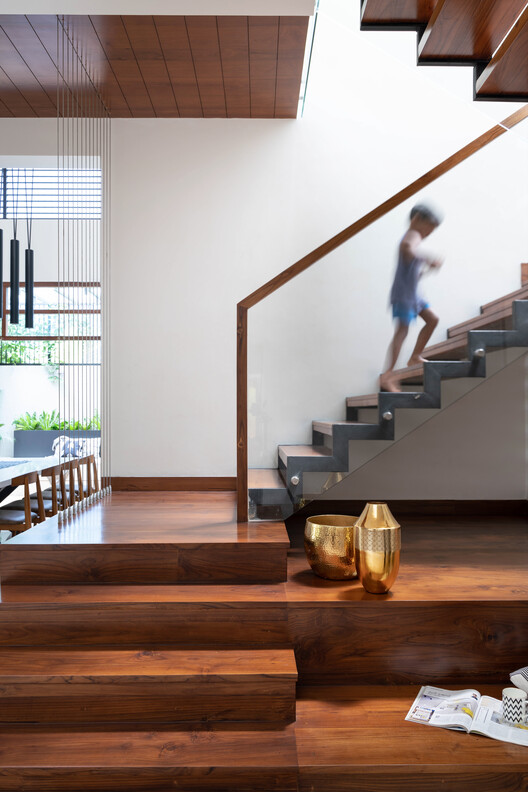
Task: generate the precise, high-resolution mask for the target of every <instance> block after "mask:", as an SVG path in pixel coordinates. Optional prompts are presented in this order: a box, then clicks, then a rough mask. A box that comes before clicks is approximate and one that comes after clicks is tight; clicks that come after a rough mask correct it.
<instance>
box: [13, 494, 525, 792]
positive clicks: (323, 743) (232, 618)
mask: <svg viewBox="0 0 528 792" xmlns="http://www.w3.org/2000/svg"><path fill="white" fill-rule="evenodd" d="M126 503H128V504H129V510H130V515H131V516H129V522H130V531H131V536H133V535H134V533H135V530H134V529H137V527H138V526H139V525H143V526H148V530H149V532H150V533H149V535H148V536H147V537H145V540H144V542H143V549H144V550H145V551H147V552H146V553H145V575H144V577H145V578H147V577H150V579H151V580H152V575H153V570H154V572H155V567H154V566H153V563H154V562H153V557H154V552H155V548H156V546H161V550H160V551H159V552H158V558H159V565H160V567H159V568H160V574H161V576H162V578H163V579H164V578H165V577H166V574H167V572H166V570H167V565H166V562H165V559H164V555H166V554H167V553H168V549H167V548H168V545H169V544H170V541H169V534H170V532H171V531H173V532H174V539H175V544H176V545H178V546H181V545H182V539H183V537H184V535H188V534H189V533H190V532H191V531H194V532H195V537H194V539H195V541H194V543H193V548H191V547H190V546H188V547H187V554H186V555H184V556H183V557H182V564H183V565H184V566H185V567H186V568H187V571H186V573H185V575H182V574H181V571H180V570H178V568H175V569H174V572H173V577H174V581H176V582H173V583H167V582H163V583H155V582H150V583H145V582H143V583H136V584H131V583H129V582H122V583H101V582H97V581H95V580H92V581H87V579H86V577H85V575H84V573H83V567H82V565H78V567H77V569H78V580H77V581H76V580H75V579H74V575H73V571H72V570H73V568H72V567H71V566H68V565H64V566H63V567H61V566H60V565H54V566H53V580H52V581H51V580H48V581H47V582H46V581H45V576H44V571H43V568H40V569H39V568H35V566H34V558H33V559H32V558H31V556H32V555H33V556H34V554H36V552H37V551H38V550H39V549H40V551H41V552H42V553H43V554H44V555H45V556H46V554H47V553H48V548H47V545H49V547H55V548H57V547H60V546H61V545H62V546H65V547H70V548H71V547H73V546H74V545H75V544H76V543H78V545H79V548H78V549H79V557H81V556H84V557H85V558H86V559H89V557H90V556H89V549H88V540H89V538H90V535H91V538H92V541H93V540H94V538H95V535H94V534H95V527H96V523H97V520H99V523H100V528H101V531H100V534H99V535H98V539H99V544H101V545H102V546H104V548H105V552H106V556H107V565H108V566H107V568H110V566H111V562H112V560H115V562H116V564H115V569H120V565H122V559H123V553H122V552H121V551H120V547H119V542H118V541H117V539H118V527H117V525H116V523H118V522H119V523H120V522H121V519H122V516H121V517H120V516H119V515H122V514H123V512H124V506H125V504H126ZM233 506H234V496H233V495H232V494H231V493H222V495H221V496H220V495H218V494H214V493H193V494H188V495H185V496H184V495H183V494H181V493H148V497H147V494H140V493H130V494H128V493H127V494H125V493H114V494H113V495H112V496H110V497H109V498H107V499H106V500H105V501H104V502H103V503H100V504H98V505H97V506H96V507H94V508H93V510H87V511H85V512H83V513H80V514H78V515H77V516H75V517H73V518H72V519H71V520H70V521H69V522H68V523H67V524H66V525H64V526H62V528H61V529H60V530H59V529H57V532H56V533H53V526H50V532H49V534H48V535H47V536H44V535H42V534H39V533H37V529H36V528H35V529H30V530H29V531H27V532H26V535H25V539H26V541H25V543H21V542H20V541H19V539H20V538H21V537H22V536H24V535H21V537H19V538H18V539H17V540H16V541H15V542H14V543H13V544H12V547H11V555H9V553H8V552H7V553H6V551H8V550H9V546H10V543H6V544H5V545H2V546H1V547H0V573H1V574H2V578H4V565H5V569H6V572H8V573H9V576H10V579H11V582H10V583H5V580H4V579H3V581H2V588H1V600H0V790H3V792H15V791H17V792H59V791H60V790H64V792H118V790H119V792H140V791H141V792H168V790H179V791H180V792H367V790H368V791H369V792H382V791H383V792H385V791H386V790H392V791H393V792H408V791H409V792H436V790H439V789H442V790H445V791H446V792H460V790H461V789H469V790H475V791H476V790H486V792H504V790H511V791H512V792H514V791H517V790H518V791H519V792H522V790H525V789H526V783H527V781H528V756H527V753H526V748H523V747H521V746H515V745H508V744H503V743H499V742H496V741H493V740H489V739H486V738H483V737H474V736H468V735H466V734H460V733H455V732H447V731H444V730H442V729H433V728H429V727H427V726H422V725H418V724H414V723H409V722H406V721H405V715H406V713H407V711H408V709H409V708H410V706H411V704H412V701H413V699H414V698H415V696H416V694H417V692H418V689H419V686H420V685H422V684H434V685H439V686H444V687H448V688H452V689H456V688H463V687H476V688H477V689H478V690H480V691H481V692H482V693H489V694H490V695H493V696H495V697H498V696H500V690H501V688H502V687H504V686H505V684H507V682H508V673H509V671H511V670H512V669H514V668H518V667H520V666H521V665H523V664H525V663H526V647H527V646H528V588H527V585H526V568H527V565H528V534H527V531H526V518H525V517H524V518H523V517H520V516H512V515H504V514H501V512H500V510H503V509H504V504H503V503H499V504H498V507H499V512H498V513H497V514H495V515H493V516H488V517H486V516H484V515H481V516H480V518H479V519H478V521H475V520H471V519H470V520H464V519H461V518H460V517H456V516H455V517H453V516H451V517H450V518H449V519H448V520H442V519H440V518H431V517H429V519H428V520H427V521H425V522H424V520H423V519H422V518H420V519H414V520H413V519H412V518H410V517H409V516H406V515H404V514H402V513H400V512H399V511H398V513H397V514H396V516H397V517H398V519H399V520H400V521H401V523H402V525H403V552H402V564H401V570H400V574H399V577H398V579H397V581H396V583H395V585H394V587H393V589H392V590H391V592H389V594H387V595H374V594H367V593H366V592H365V591H364V590H363V588H362V586H361V584H360V583H359V581H357V580H353V581H350V580H348V581H328V580H323V579H321V578H317V577H316V576H315V575H313V573H312V572H311V570H310V569H309V567H308V564H307V561H306V557H305V555H304V552H303V550H302V549H301V548H299V549H297V548H291V549H290V550H289V552H288V575H287V578H286V576H284V577H283V578H282V579H281V581H280V582H277V581H268V582H265V581H263V580H262V579H261V580H260V581H259V582H251V581H250V579H249V578H248V576H247V575H244V576H242V579H239V578H237V577H234V578H233V577H231V578H228V577H226V576H225V575H224V577H223V579H222V580H221V581H219V580H216V581H213V582H212V581H211V566H210V565H209V566H206V567H204V571H203V573H201V572H200V571H199V570H200V566H199V564H198V563H196V564H193V565H192V566H188V562H189V557H190V556H192V555H193V554H194V553H196V557H197V560H198V559H200V558H201V559H203V558H204V552H205V550H204V548H205V549H207V550H208V553H207V555H208V557H209V559H210V561H211V564H213V563H214V559H215V545H218V542H219V538H220V536H223V537H224V539H223V541H224V542H225V543H226V548H225V552H224V553H223V554H221V555H219V556H218V557H219V563H220V564H222V565H223V564H224V563H225V561H226V556H227V554H228V550H229V548H228V547H227V545H234V544H235V542H234V540H233V537H232V536H230V535H229V534H230V529H231V528H234V530H235V531H236V532H237V534H238V543H239V544H240V545H246V544H247V543H248V542H247V540H248V538H251V532H252V531H255V530H258V529H261V530H263V531H271V532H273V531H274V532H275V537H274V542H273V543H272V548H271V549H270V550H267V549H266V546H265V544H264V543H258V542H255V543H253V544H252V547H251V551H252V553H253V554H254V556H255V559H257V558H258V557H262V556H266V555H267V554H268V553H272V551H273V545H278V544H281V546H282V551H283V553H284V555H286V551H287V542H286V541H284V537H285V531H284V526H283V525H282V524H281V523H274V524H273V523H270V524H265V523H264V524H263V523H257V524H256V526H253V525H250V524H248V525H244V524H238V525H237V523H235V522H233ZM32 531H34V532H35V533H34V534H33V536H32V535H31V532H32ZM62 531H65V533H64V534H63V533H62ZM120 531H121V532H122V534H123V535H122V539H121V541H123V540H124V539H125V537H126V525H121V528H120ZM178 531H179V532H180V536H179V537H178ZM161 536H163V537H164V542H163V543H162V544H161V545H159V540H160V538H161ZM213 537H214V541H212V538H213ZM136 538H137V532H136ZM257 538H258V537H257ZM281 538H282V541H281ZM128 541H130V537H128ZM14 548H17V550H16V552H17V554H18V562H17V565H16V569H18V572H19V573H20V574H19V581H22V580H23V581H24V582H23V583H22V582H15V581H16V576H15V566H14V563H13V555H12V554H13V550H14ZM26 552H27V553H28V566H27V568H26V569H24V564H25V554H26ZM57 552H60V551H57ZM49 553H51V551H49ZM49 553H48V555H47V560H48V562H49V561H50V560H51V558H52V556H51V555H50V554H49ZM170 557H171V559H172V561H173V562H174V563H175V565H176V567H177V566H178V562H177V559H176V555H175V554H174V553H173V554H171V556H170ZM233 560H236V552H235V548H233ZM97 561H98V559H97V557H94V559H93V561H92V567H91V568H92V571H94V570H95V569H96V564H97ZM134 567H135V569H136V570H137V571H138V572H139V573H140V572H141V559H140V557H139V556H136V557H135V558H134ZM227 568H230V569H234V568H235V564H234V563H229V564H228V566H226V569H227ZM255 568H256V569H257V570H259V567H255ZM61 569H62V570H63V571H62V574H61ZM191 569H192V570H193V573H192V576H191V574H190V570H191ZM262 569H263V567H260V571H259V574H260V575H261V573H262ZM30 573H33V574H34V579H33V581H32V580H31V574H30ZM182 578H183V580H182ZM178 581H182V582H178ZM297 681H298V684H297V685H296V683H297Z"/></svg>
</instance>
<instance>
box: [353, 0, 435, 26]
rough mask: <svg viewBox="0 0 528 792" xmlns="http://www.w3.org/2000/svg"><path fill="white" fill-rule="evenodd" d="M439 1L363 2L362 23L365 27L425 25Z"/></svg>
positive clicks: (385, 0) (371, 0)
mask: <svg viewBox="0 0 528 792" xmlns="http://www.w3.org/2000/svg"><path fill="white" fill-rule="evenodd" d="M436 2H437V0H401V1H400V2H398V3H395V2H394V1H393V0H363V2H362V5H361V21H362V24H364V25H383V26H388V27H390V26H391V25H394V26H398V25H423V24H425V23H427V21H428V19H429V17H430V15H431V13H432V11H433V8H434V6H435V3H436Z"/></svg>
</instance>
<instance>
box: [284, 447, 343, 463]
mask: <svg viewBox="0 0 528 792" xmlns="http://www.w3.org/2000/svg"><path fill="white" fill-rule="evenodd" d="M279 454H280V456H281V458H282V459H283V460H284V461H285V460H286V459H288V457H300V456H302V457H329V456H332V452H331V450H330V449H328V448H325V447H324V446H313V445H288V446H285V445H281V446H279Z"/></svg>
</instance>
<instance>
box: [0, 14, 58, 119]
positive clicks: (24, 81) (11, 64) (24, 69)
mask: <svg viewBox="0 0 528 792" xmlns="http://www.w3.org/2000/svg"><path fill="white" fill-rule="evenodd" d="M0 63H1V64H2V69H3V71H4V73H5V74H6V75H7V77H8V78H9V79H10V80H11V82H12V83H13V85H15V86H16V88H18V90H19V91H20V93H21V94H22V96H23V97H24V99H25V100H26V101H27V103H28V104H29V105H31V107H32V108H33V110H34V112H35V115H37V116H42V117H49V116H52V117H53V116H55V115H56V113H57V111H56V108H55V105H54V104H53V102H52V101H51V100H50V98H49V96H48V95H47V93H46V92H45V90H44V89H43V87H42V86H41V84H40V83H39V81H38V80H37V78H36V77H35V75H34V74H33V72H32V71H31V69H30V68H29V66H28V65H27V63H26V62H25V61H24V59H23V58H22V56H21V55H20V53H19V52H18V50H17V49H16V47H14V46H13V44H12V42H11V41H10V39H9V38H8V37H7V35H6V34H5V32H4V30H3V29H2V28H0Z"/></svg>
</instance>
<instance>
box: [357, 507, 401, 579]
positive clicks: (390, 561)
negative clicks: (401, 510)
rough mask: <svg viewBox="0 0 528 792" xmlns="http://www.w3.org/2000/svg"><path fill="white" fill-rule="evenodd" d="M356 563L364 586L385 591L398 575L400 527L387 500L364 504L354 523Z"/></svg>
mask: <svg viewBox="0 0 528 792" xmlns="http://www.w3.org/2000/svg"><path fill="white" fill-rule="evenodd" d="M354 544H355V549H356V566H357V571H358V575H359V579H360V580H361V583H362V584H363V588H364V589H365V590H366V591H368V592H370V593H371V594H385V593H386V592H387V591H389V589H390V587H391V586H392V584H393V583H394V581H395V580H396V578H397V576H398V569H399V567H400V549H401V528H400V525H399V523H397V522H396V520H395V519H394V517H393V516H392V514H391V512H390V509H389V507H388V506H387V504H386V503H367V505H366V506H365V508H364V509H363V511H362V513H361V515H360V516H359V518H358V520H357V521H356V523H355V541H354Z"/></svg>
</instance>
